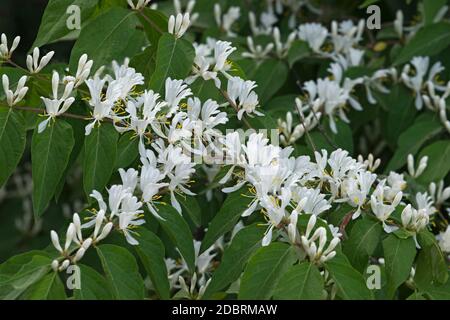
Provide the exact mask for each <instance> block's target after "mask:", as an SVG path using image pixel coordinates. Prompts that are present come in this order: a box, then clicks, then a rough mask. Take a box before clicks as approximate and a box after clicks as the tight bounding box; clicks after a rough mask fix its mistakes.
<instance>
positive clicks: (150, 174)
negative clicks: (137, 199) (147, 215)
mask: <svg viewBox="0 0 450 320" xmlns="http://www.w3.org/2000/svg"><path fill="white" fill-rule="evenodd" d="M165 177H166V176H165V174H163V173H161V171H160V170H159V169H157V168H156V167H154V166H152V165H151V164H144V165H143V166H142V168H141V174H140V179H139V188H140V189H141V191H142V201H144V203H146V204H147V207H148V209H149V210H150V212H151V213H152V214H153V215H154V216H155V217H157V218H158V219H162V218H161V216H160V215H158V212H157V210H156V208H155V207H154V205H153V200H154V199H155V197H156V196H157V195H158V192H159V190H161V189H162V188H163V187H166V186H168V185H169V184H168V183H166V182H162V180H163V179H164V178H165Z"/></svg>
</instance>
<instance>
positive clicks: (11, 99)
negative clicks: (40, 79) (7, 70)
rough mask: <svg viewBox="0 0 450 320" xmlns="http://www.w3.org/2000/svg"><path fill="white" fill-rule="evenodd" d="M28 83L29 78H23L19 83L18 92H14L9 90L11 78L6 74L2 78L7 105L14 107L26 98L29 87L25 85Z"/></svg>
mask: <svg viewBox="0 0 450 320" xmlns="http://www.w3.org/2000/svg"><path fill="white" fill-rule="evenodd" d="M26 82H27V76H22V77H21V78H20V79H19V81H18V82H17V87H16V90H15V91H14V92H13V91H12V90H10V89H9V78H8V76H7V75H6V74H4V75H3V76H2V84H3V90H4V91H5V95H6V103H7V104H8V105H9V106H10V107H12V106H14V105H16V104H18V103H19V102H20V101H22V99H23V98H24V97H25V95H26V94H27V92H28V87H26V86H25V83H26Z"/></svg>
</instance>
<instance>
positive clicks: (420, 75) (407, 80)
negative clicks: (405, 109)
mask: <svg viewBox="0 0 450 320" xmlns="http://www.w3.org/2000/svg"><path fill="white" fill-rule="evenodd" d="M411 65H412V66H413V67H414V73H413V75H411ZM429 65H430V58H429V57H414V58H413V59H412V60H411V64H406V65H405V66H404V68H403V70H402V73H401V79H402V81H403V83H404V84H405V85H406V86H407V87H408V88H410V89H411V90H413V92H414V94H415V96H416V100H415V106H416V108H417V110H421V109H422V106H423V99H422V94H421V92H422V90H423V89H424V88H425V85H426V84H427V83H428V82H435V77H436V75H437V74H438V73H439V72H441V71H442V70H444V69H445V67H444V66H442V64H441V63H440V62H436V63H434V64H433V66H432V67H431V68H429ZM427 73H428V76H427ZM426 76H427V77H426ZM435 85H436V87H437V88H439V89H441V90H442V91H443V90H444V88H442V87H440V86H439V85H437V84H435Z"/></svg>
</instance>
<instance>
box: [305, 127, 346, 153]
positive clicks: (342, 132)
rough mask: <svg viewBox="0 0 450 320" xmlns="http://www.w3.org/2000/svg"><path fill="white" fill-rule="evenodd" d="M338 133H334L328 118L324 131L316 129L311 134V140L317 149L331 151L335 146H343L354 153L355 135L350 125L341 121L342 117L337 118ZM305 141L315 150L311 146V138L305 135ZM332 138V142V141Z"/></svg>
mask: <svg viewBox="0 0 450 320" xmlns="http://www.w3.org/2000/svg"><path fill="white" fill-rule="evenodd" d="M335 121H336V128H337V131H338V132H337V133H333V132H332V131H331V129H330V127H329V124H328V120H326V121H324V122H323V125H322V127H323V129H324V130H323V131H318V130H315V131H313V132H311V133H310V134H309V136H310V138H311V140H312V141H313V143H314V146H315V148H316V150H321V149H325V150H328V151H329V152H332V151H333V150H335V146H336V147H337V148H342V149H344V150H347V151H348V152H350V154H352V153H353V135H352V130H351V128H350V126H349V125H348V124H347V123H345V122H343V121H341V120H340V119H335ZM305 139H306V140H305V141H306V143H307V144H308V146H309V147H310V148H311V150H313V149H314V148H313V147H312V146H311V142H310V140H309V139H308V138H307V137H305ZM329 140H331V143H330V141H329ZM332 143H333V144H332Z"/></svg>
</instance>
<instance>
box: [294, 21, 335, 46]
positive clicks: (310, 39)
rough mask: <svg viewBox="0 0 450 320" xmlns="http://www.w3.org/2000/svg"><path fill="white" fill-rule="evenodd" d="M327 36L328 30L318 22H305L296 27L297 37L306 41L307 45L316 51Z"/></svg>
mask: <svg viewBox="0 0 450 320" xmlns="http://www.w3.org/2000/svg"><path fill="white" fill-rule="evenodd" d="M327 36H328V30H327V29H326V28H325V27H323V26H322V25H321V24H319V23H305V24H301V25H300V26H299V28H298V37H299V38H300V40H303V41H306V42H307V43H308V45H309V47H310V48H311V49H312V50H313V51H314V52H317V53H320V52H321V50H320V48H321V47H322V45H323V44H324V43H325V40H326V38H327Z"/></svg>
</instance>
